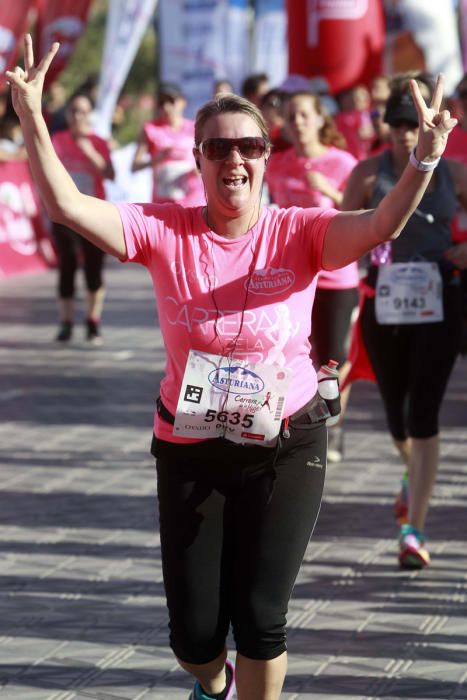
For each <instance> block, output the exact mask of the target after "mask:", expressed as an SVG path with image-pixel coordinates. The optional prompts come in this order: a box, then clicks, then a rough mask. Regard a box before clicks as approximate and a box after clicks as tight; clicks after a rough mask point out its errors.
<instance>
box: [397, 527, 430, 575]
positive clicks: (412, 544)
mask: <svg viewBox="0 0 467 700" xmlns="http://www.w3.org/2000/svg"><path fill="white" fill-rule="evenodd" d="M429 563H430V555H429V554H428V551H427V549H426V548H425V538H424V536H423V535H422V533H421V532H420V531H419V530H417V528H416V527H413V525H409V524H408V523H406V524H405V525H402V527H401V530H400V534H399V564H400V566H401V569H424V568H425V566H428V564H429Z"/></svg>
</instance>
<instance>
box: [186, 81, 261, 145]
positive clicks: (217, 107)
mask: <svg viewBox="0 0 467 700" xmlns="http://www.w3.org/2000/svg"><path fill="white" fill-rule="evenodd" d="M218 114H246V115H248V116H249V117H251V119H252V120H253V121H254V122H255V123H256V124H257V125H258V127H259V129H260V131H261V135H262V136H263V138H264V140H265V141H266V142H267V143H268V144H269V131H268V127H267V125H266V122H265V121H264V117H263V115H262V114H261V112H260V111H259V109H258V108H257V107H256V106H255V105H254V104H253V103H252V102H250V101H249V100H246V99H245V98H244V97H240V96H239V95H234V94H233V93H221V94H220V95H216V96H215V97H214V98H213V99H212V100H210V101H209V102H206V104H205V105H203V107H201V108H200V109H199V110H198V112H197V114H196V119H195V146H196V147H198V146H199V144H200V143H201V141H202V140H203V130H204V127H205V124H206V122H207V121H209V119H211V117H214V116H216V115H218Z"/></svg>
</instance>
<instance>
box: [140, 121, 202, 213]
mask: <svg viewBox="0 0 467 700" xmlns="http://www.w3.org/2000/svg"><path fill="white" fill-rule="evenodd" d="M144 134H145V136H146V141H147V144H148V150H149V153H150V155H151V156H152V157H154V156H156V155H157V154H158V153H159V152H160V151H162V150H164V149H166V148H170V149H171V150H170V154H169V155H168V157H167V158H165V159H164V160H163V161H161V162H160V163H157V165H155V166H154V170H153V178H154V179H153V194H152V200H153V202H157V203H158V204H162V203H164V202H177V204H182V205H183V206H185V207H195V206H198V205H202V204H205V203H206V199H205V196H204V188H203V181H202V180H201V177H200V176H199V174H198V172H197V170H196V164H195V159H194V156H193V150H192V149H193V146H194V142H195V126H194V122H193V121H191V119H184V120H183V122H182V124H181V127H180V128H179V129H174V128H173V127H171V126H170V125H169V124H164V123H162V122H160V121H157V120H156V121H153V122H148V123H147V124H145V125H144Z"/></svg>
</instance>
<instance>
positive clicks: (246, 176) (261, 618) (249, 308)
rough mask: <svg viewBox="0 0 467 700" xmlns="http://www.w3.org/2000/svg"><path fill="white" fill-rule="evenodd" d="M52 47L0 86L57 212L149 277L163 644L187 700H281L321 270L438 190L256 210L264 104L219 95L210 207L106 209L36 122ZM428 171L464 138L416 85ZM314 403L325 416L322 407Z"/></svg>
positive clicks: (312, 410)
mask: <svg viewBox="0 0 467 700" xmlns="http://www.w3.org/2000/svg"><path fill="white" fill-rule="evenodd" d="M57 50H58V44H56V43H55V44H53V46H52V48H51V49H50V51H49V52H48V54H47V56H46V57H45V58H44V59H43V60H42V62H41V63H40V64H39V66H38V67H37V68H36V67H35V64H34V58H33V51H32V40H31V37H30V36H29V35H27V37H26V40H25V53H24V55H25V70H23V69H22V68H20V67H19V66H18V67H16V68H15V70H14V71H9V72H8V73H7V78H8V80H9V81H10V83H11V85H12V93H13V103H14V106H15V110H16V112H17V114H18V116H19V117H20V120H21V125H22V129H23V133H24V135H25V144H26V148H27V150H28V155H29V162H30V165H31V168H32V172H33V176H34V179H35V182H36V184H37V186H38V188H39V190H40V192H41V196H42V198H43V201H44V204H45V207H46V209H47V211H48V213H49V216H50V217H51V218H52V219H53V220H55V221H59V222H60V223H63V224H65V225H67V226H70V227H72V228H74V229H76V230H77V231H79V232H80V233H81V235H82V236H84V237H85V238H87V239H88V240H90V241H92V242H93V243H95V244H97V245H99V246H100V247H101V248H102V249H103V250H105V251H106V252H108V253H110V254H111V255H114V256H115V257H117V258H118V259H120V260H122V261H123V262H126V261H129V262H137V263H140V264H142V265H144V266H146V267H147V268H148V270H149V272H150V274H151V276H152V279H153V284H154V289H155V294H156V299H157V304H158V311H159V318H160V324H161V330H162V333H163V338H164V343H165V346H166V352H167V370H166V374H165V377H164V379H163V381H162V384H161V401H160V402H159V406H158V410H157V411H156V414H155V422H154V440H153V453H154V454H155V455H156V457H157V465H156V466H157V476H158V482H157V490H158V501H159V518H160V538H161V552H162V566H163V575H164V585H165V590H166V595H167V604H168V609H169V619H170V624H169V627H170V644H171V647H172V649H173V651H174V653H175V655H176V657H177V660H178V662H179V664H180V665H181V666H182V667H183V668H184V669H186V670H187V671H188V672H189V673H191V674H192V675H193V676H194V677H195V678H196V681H195V684H194V688H193V690H192V691H191V693H190V695H189V698H190V699H191V700H206V698H207V699H208V700H209V698H217V700H226V699H227V698H230V697H231V695H232V692H233V686H234V669H233V665H232V664H231V663H230V661H228V660H227V647H226V639H227V635H228V631H229V627H230V626H232V629H233V635H234V639H235V646H236V667H235V680H236V684H237V697H238V699H239V700H278V699H279V697H280V694H281V689H282V686H283V683H284V678H285V673H286V668H287V643H286V629H285V626H286V613H287V607H288V603H289V599H290V595H291V592H292V589H293V586H294V583H295V580H296V576H297V574H298V570H299V568H300V565H301V562H302V558H303V556H304V553H305V550H306V547H307V544H308V540H309V537H310V535H311V532H312V530H313V527H314V524H315V521H316V518H317V515H318V511H319V506H320V502H321V496H322V491H323V485H324V473H325V466H326V425H325V417H326V405H325V404H323V403H322V400H320V399H319V396H318V395H317V377H316V372H315V370H314V368H313V364H312V362H311V359H310V357H309V354H310V344H309V342H308V336H309V334H310V319H311V307H312V304H313V295H314V288H315V283H316V281H315V280H316V275H317V274H318V273H319V272H320V270H322V269H326V270H333V269H336V268H341V267H344V266H345V265H348V264H350V263H351V262H352V261H354V260H356V259H357V258H359V257H360V256H362V255H364V254H365V253H366V252H368V251H369V250H370V249H372V248H374V247H375V246H376V245H378V244H380V243H381V242H382V241H386V240H388V239H392V238H397V236H398V235H399V232H400V230H401V229H402V228H403V226H404V224H405V222H406V220H407V218H408V217H409V216H410V214H411V213H412V212H413V211H414V209H415V208H416V206H417V205H418V202H419V200H420V198H421V196H422V195H423V193H424V191H425V190H426V187H427V185H428V183H429V182H430V179H431V172H425V171H423V170H422V169H421V168H420V167H415V166H414V165H413V164H408V165H407V167H406V169H405V171H404V173H403V175H402V178H401V179H400V180H399V182H398V183H397V185H395V187H394V189H392V190H391V192H389V193H388V195H387V196H386V197H385V198H384V199H383V200H382V201H381V202H380V204H379V205H378V207H377V208H376V209H374V210H372V211H358V212H336V211H335V210H333V209H325V210H323V209H320V208H319V207H315V208H307V209H301V208H297V207H291V208H289V209H275V208H270V209H268V208H263V207H262V206H261V188H262V184H263V179H264V175H265V168H266V163H267V160H268V158H269V156H270V144H269V139H268V130H267V127H266V124H265V122H264V119H263V117H262V115H261V113H260V112H259V111H258V109H257V108H256V107H255V106H254V105H253V104H251V103H250V102H248V101H247V100H245V99H243V98H241V97H238V96H236V95H220V96H218V97H216V98H215V99H214V100H212V101H211V102H208V103H207V104H206V105H205V106H204V107H202V108H201V109H200V110H199V112H198V114H197V118H196V127H195V139H194V148H193V153H194V156H195V159H196V162H197V167H198V169H199V171H200V173H201V177H202V180H203V183H204V186H205V190H206V205H205V206H199V207H191V208H185V207H181V206H179V205H178V204H163V205H157V204H124V205H118V206H116V205H114V204H111V203H109V202H105V201H102V200H100V199H98V198H95V197H89V196H88V195H85V194H82V193H81V192H80V191H79V190H78V189H77V187H76V185H75V184H74V182H73V180H72V179H71V178H70V177H69V175H68V173H67V172H66V170H65V168H64V167H63V166H62V164H61V162H60V160H59V159H58V158H57V156H56V154H55V152H54V149H53V146H52V143H51V141H50V137H49V134H48V131H47V127H46V124H45V122H44V119H43V117H42V113H41V99H42V86H43V81H44V76H45V73H46V71H47V69H48V66H49V65H50V63H51V61H52V59H53V57H54V55H55V53H56V52H57ZM413 90H414V98H415V100H416V103H417V108H418V110H419V115H420V124H421V128H420V130H419V140H418V144H417V147H416V155H417V159H418V161H426V162H428V163H435V164H436V162H437V158H438V156H439V155H441V153H442V152H443V150H444V146H445V141H446V136H447V134H448V133H449V132H450V130H451V129H452V128H453V126H454V125H455V120H453V119H451V118H450V115H449V113H448V112H441V113H440V112H439V108H440V107H439V106H440V102H441V98H442V80H441V79H440V80H439V82H438V87H437V90H436V93H435V96H434V98H433V101H432V103H431V106H430V107H428V106H427V105H426V104H425V102H424V101H423V99H422V98H421V95H420V93H419V91H418V89H417V86H416V85H414V86H413ZM317 408H319V411H317Z"/></svg>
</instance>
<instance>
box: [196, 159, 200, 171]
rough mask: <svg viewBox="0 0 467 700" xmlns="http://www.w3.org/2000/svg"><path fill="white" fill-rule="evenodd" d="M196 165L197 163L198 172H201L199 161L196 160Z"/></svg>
mask: <svg viewBox="0 0 467 700" xmlns="http://www.w3.org/2000/svg"><path fill="white" fill-rule="evenodd" d="M195 163H196V167H197V168H198V170H201V164H200V162H199V160H195Z"/></svg>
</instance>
